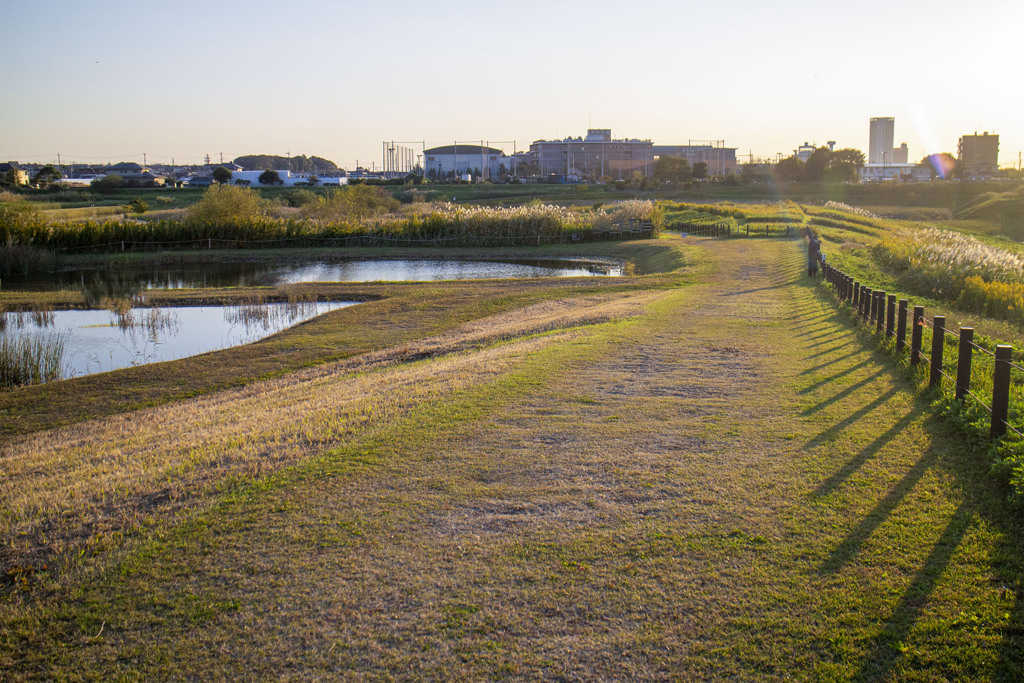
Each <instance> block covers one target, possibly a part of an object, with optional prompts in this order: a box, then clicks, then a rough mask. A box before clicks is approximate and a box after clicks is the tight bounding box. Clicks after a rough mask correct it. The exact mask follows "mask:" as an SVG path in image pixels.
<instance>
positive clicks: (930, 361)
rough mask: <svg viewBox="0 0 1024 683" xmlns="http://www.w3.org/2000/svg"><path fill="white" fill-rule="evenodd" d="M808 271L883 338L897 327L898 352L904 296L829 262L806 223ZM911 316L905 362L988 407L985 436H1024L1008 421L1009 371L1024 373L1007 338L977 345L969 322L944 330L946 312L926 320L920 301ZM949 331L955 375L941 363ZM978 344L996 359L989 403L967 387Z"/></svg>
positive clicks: (903, 322) (962, 396)
mask: <svg viewBox="0 0 1024 683" xmlns="http://www.w3.org/2000/svg"><path fill="white" fill-rule="evenodd" d="M807 244H808V247H807V274H808V275H809V276H811V277H814V276H816V275H817V274H818V271H819V269H820V270H821V274H822V282H824V283H827V284H829V285H831V288H832V292H833V294H835V296H836V298H837V299H838V300H839V302H840V303H841V304H844V305H848V306H850V310H851V311H853V312H854V313H855V314H856V315H857V317H859V318H861V319H863V320H864V321H865V322H867V323H868V325H869V326H870V327H873V328H874V329H875V330H876V332H877V333H878V334H879V335H881V334H884V335H885V337H886V338H888V337H891V336H893V327H894V326H895V328H896V332H895V334H896V346H895V350H896V353H897V354H901V355H902V354H903V352H904V350H905V348H906V327H907V323H908V320H907V315H908V309H909V308H910V305H909V301H908V300H907V299H900V300H899V306H898V308H896V307H895V306H894V302H895V298H896V295H894V294H888V293H887V292H885V291H883V290H875V289H872V288H870V287H868V286H867V285H865V284H864V283H862V282H860V281H859V280H854V279H853V277H851V276H850V275H847V274H846V273H844V272H843V271H841V270H839V269H838V268H834V267H832V266H830V265H829V264H828V261H827V258H826V256H825V254H824V253H822V251H821V240H820V239H819V238H818V236H817V235H816V234H814V231H813V230H811V229H810V228H807ZM910 322H911V331H912V335H911V342H910V365H912V366H914V365H918V364H921V363H924V364H925V365H927V366H928V373H929V381H928V386H929V388H933V389H934V388H938V387H940V386H941V383H942V378H943V377H945V378H946V379H948V380H950V381H951V382H953V384H954V386H955V389H956V398H957V399H959V400H964V399H965V398H966V397H967V396H970V397H971V398H973V399H974V400H975V401H977V403H978V405H980V406H981V407H982V408H984V409H985V410H986V411H988V412H989V413H990V415H991V420H990V423H989V438H991V439H994V438H998V437H1001V436H1003V435H1005V434H1006V430H1007V429H1010V430H1011V431H1013V432H1014V433H1016V434H1018V435H1020V436H1024V433H1022V432H1021V431H1020V430H1018V429H1017V428H1015V427H1014V426H1013V425H1011V424H1010V423H1009V422H1008V419H1007V418H1008V415H1007V413H1008V411H1009V401H1010V383H1011V376H1010V374H1011V373H1010V371H1011V370H1013V369H1015V370H1018V371H1020V372H1022V373H1024V367H1021V366H1019V365H1017V364H1015V363H1013V362H1012V354H1013V347H1012V346H1010V345H1007V344H999V345H997V346H996V350H995V353H993V352H991V351H989V350H988V349H985V348H983V347H981V346H979V345H978V344H977V343H975V342H974V328H971V327H961V328H960V330H959V332H952V331H947V330H946V318H945V316H941V315H934V316H932V319H931V320H929V319H928V318H927V317H926V316H925V315H924V307H923V306H914V307H913V319H912V320H911V321H910ZM924 327H928V328H930V329H931V330H932V347H931V353H930V357H927V358H926V357H925V355H924V353H923V349H922V348H921V346H922V335H921V330H922V328H924ZM947 335H949V336H951V337H954V338H956V339H957V340H958V344H957V346H958V357H957V362H956V368H957V370H956V376H955V377H953V376H952V375H950V374H948V373H946V372H945V371H944V370H943V368H942V365H943V355H944V351H945V347H946V336H947ZM975 349H977V350H979V351H982V352H984V353H985V354H988V355H989V356H991V357H993V358H994V359H995V363H994V367H993V371H992V398H991V405H988V404H986V403H985V401H984V400H982V399H981V398H980V397H979V396H978V395H977V394H975V393H974V392H973V391H971V363H972V360H973V352H974V350H975Z"/></svg>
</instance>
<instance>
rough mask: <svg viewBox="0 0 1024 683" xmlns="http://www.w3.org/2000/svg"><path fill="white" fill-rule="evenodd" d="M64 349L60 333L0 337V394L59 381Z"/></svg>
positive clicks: (65, 341)
mask: <svg viewBox="0 0 1024 683" xmlns="http://www.w3.org/2000/svg"><path fill="white" fill-rule="evenodd" d="M66 347H67V336H66V334H65V333H63V332H57V333H54V334H33V335H17V336H12V335H9V334H0V390H8V389H13V388H15V387H20V386H26V385H29V384H42V383H43V382H50V381H53V380H56V379H60V378H61V375H62V363H61V361H62V359H63V357H64V350H65V348H66Z"/></svg>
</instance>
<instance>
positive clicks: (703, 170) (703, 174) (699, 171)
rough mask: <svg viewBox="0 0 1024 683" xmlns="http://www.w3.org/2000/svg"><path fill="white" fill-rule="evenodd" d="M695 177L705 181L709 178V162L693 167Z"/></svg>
mask: <svg viewBox="0 0 1024 683" xmlns="http://www.w3.org/2000/svg"><path fill="white" fill-rule="evenodd" d="M693 177H694V179H696V180H704V179H705V178H707V177H708V162H706V161H698V162H697V163H695V164H694V165H693Z"/></svg>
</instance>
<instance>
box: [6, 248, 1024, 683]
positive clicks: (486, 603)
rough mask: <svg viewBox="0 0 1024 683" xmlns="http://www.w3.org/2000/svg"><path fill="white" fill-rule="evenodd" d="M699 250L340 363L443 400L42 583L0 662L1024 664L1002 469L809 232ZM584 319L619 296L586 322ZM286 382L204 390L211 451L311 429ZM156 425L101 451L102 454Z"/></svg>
mask: <svg viewBox="0 0 1024 683" xmlns="http://www.w3.org/2000/svg"><path fill="white" fill-rule="evenodd" d="M691 243H693V244H698V245H701V246H703V247H705V248H706V249H707V250H708V258H709V259H710V260H711V261H712V262H713V264H714V269H713V271H712V272H711V273H710V274H709V276H708V278H707V282H706V283H705V284H700V285H694V286H688V287H683V288H669V289H665V290H661V291H656V292H648V293H639V294H636V295H630V294H628V293H622V294H620V295H618V296H609V297H605V298H604V299H602V300H601V301H596V300H595V301H590V302H589V305H582V304H579V305H574V304H573V303H571V302H570V303H568V304H563V305H562V309H561V313H558V312H553V311H551V310H550V309H548V313H550V314H551V316H552V317H551V318H550V321H549V323H548V324H546V325H543V324H542V325H538V326H532V327H531V326H530V324H529V322H528V321H529V320H530V316H531V315H533V316H535V317H536V318H537V319H544V316H545V315H547V314H548V313H543V312H542V311H541V310H539V309H537V308H533V309H527V310H526V311H524V313H523V314H522V315H519V316H516V315H513V316H510V317H508V318H501V319H502V320H506V321H507V324H508V325H509V327H508V329H507V333H504V334H500V335H487V334H485V335H483V336H482V337H481V338H479V339H476V338H475V337H473V335H474V334H477V333H478V332H482V331H483V330H487V329H491V328H492V326H491V324H490V323H493V322H494V321H493V320H492V321H490V322H488V323H486V324H484V323H481V326H480V327H476V328H474V327H472V326H470V327H468V328H463V329H461V330H460V333H464V334H466V335H468V337H467V343H466V344H462V345H456V347H457V351H456V352H455V353H454V354H453V353H440V354H436V355H432V354H429V353H428V354H426V355H424V356H423V360H418V361H415V362H413V363H412V364H411V365H410V364H408V363H399V362H397V361H396V362H395V363H390V364H389V363H387V362H382V364H381V365H379V366H374V367H368V368H367V369H366V371H365V372H363V373H361V374H358V375H351V376H349V377H346V376H344V375H339V374H337V373H336V372H332V370H331V369H329V368H328V367H327V366H324V367H321V368H318V370H319V371H322V372H323V376H322V377H319V378H318V379H317V381H319V382H321V383H326V384H329V385H331V386H334V387H335V388H334V389H333V390H332V391H333V392H334V393H333V394H330V396H332V397H336V396H340V395H341V394H343V393H344V392H345V391H347V390H348V389H354V387H345V386H344V385H345V384H346V383H347V382H349V381H364V382H370V381H377V382H383V383H384V384H383V385H382V387H381V388H382V389H385V390H387V389H388V388H389V385H386V381H387V380H388V378H389V377H391V378H392V379H393V380H394V381H397V380H398V376H399V375H400V374H401V373H409V375H410V377H411V378H414V380H415V384H416V385H417V386H419V391H420V392H421V397H422V400H414V399H413V398H411V397H410V398H408V404H407V405H406V406H405V407H404V408H403V409H402V410H395V411H392V412H390V413H387V414H379V415H377V416H375V418H374V419H373V420H371V421H369V422H368V424H367V425H366V426H365V427H364V428H362V429H360V430H355V431H352V432H349V433H344V435H343V436H340V437H339V438H337V439H336V440H334V441H329V440H316V439H311V440H308V441H306V442H303V441H302V440H301V438H299V439H298V440H297V441H295V442H294V443H293V445H292V448H294V452H293V453H292V455H291V456H289V457H288V459H287V461H286V462H281V463H279V464H277V465H273V466H269V467H268V471H265V472H260V471H252V472H246V473H245V475H244V476H242V477H240V478H239V479H237V480H236V481H234V482H233V483H232V485H231V486H230V487H228V488H226V489H224V490H221V491H219V492H216V493H213V494H208V496H209V502H208V504H207V505H206V506H205V507H201V508H196V509H192V510H191V511H189V512H188V513H186V514H182V515H181V516H180V517H179V518H178V519H177V520H165V519H157V520H155V522H154V524H153V525H152V526H150V527H148V528H144V529H138V530H137V531H136V532H135V533H134V534H133V535H132V536H131V537H129V538H127V539H124V540H122V541H120V542H119V543H117V544H113V545H112V546H111V547H110V548H109V549H100V551H99V552H98V553H97V554H96V555H95V556H94V557H85V558H84V559H81V560H78V561H75V562H72V563H71V564H69V565H68V566H67V567H66V568H65V569H64V570H63V571H62V572H41V573H37V574H36V575H35V576H34V577H33V578H34V581H35V583H34V584H32V585H29V586H28V587H27V588H25V589H24V590H21V591H19V592H17V593H13V594H9V595H8V596H7V597H6V598H5V600H4V602H3V603H2V604H0V620H2V623H3V625H4V628H3V629H2V635H0V666H3V667H4V669H3V670H4V671H5V672H7V677H9V678H12V679H20V678H25V679H29V678H71V679H74V678H119V677H120V678H125V679H132V678H137V679H168V678H204V679H224V678H229V677H241V678H247V679H248V678H286V679H310V678H318V677H319V678H353V679H354V678H383V679H396V678H397V679H408V678H414V679H415V678H430V679H438V678H443V679H470V680H476V679H488V678H491V679H494V678H497V679H501V678H535V679H562V680H566V679H576V678H601V679H608V678H613V679H627V678H630V679H652V678H654V679H664V678H680V679H702V680H703V679H709V678H712V679H714V678H738V679H743V680H750V679H759V680H760V679H788V678H796V679H802V680H851V679H854V680H860V679H893V680H958V679H959V680H963V679H971V680H975V679H979V680H985V679H989V680H1019V679H1020V678H1021V677H1022V675H1024V663H1022V658H1024V654H1022V653H1024V647H1022V645H1024V643H1022V639H1024V602H1022V600H1021V598H1020V583H1021V561H1022V559H1021V558H1022V553H1021V550H1022V549H1024V547H1022V538H1024V536H1022V531H1021V528H1020V522H1019V521H1018V516H1015V515H1014V513H1013V512H1012V511H1009V510H1007V509H1006V508H1005V506H1004V505H1003V504H1002V503H1001V492H998V491H991V490H989V489H988V486H990V484H989V483H988V482H989V480H988V479H987V478H986V477H985V470H986V463H984V462H983V461H981V460H980V459H978V458H977V457H976V456H975V455H973V454H972V453H971V452H970V449H969V448H968V446H967V444H965V443H963V442H962V441H960V440H959V439H958V437H956V436H954V435H952V434H950V433H948V432H947V431H946V430H945V429H944V428H943V426H942V425H941V424H938V423H936V421H935V420H933V419H932V418H930V417H929V415H930V413H929V410H928V407H927V404H926V403H925V402H924V401H923V400H921V399H919V398H916V397H915V396H914V395H913V394H912V393H911V390H912V387H911V385H910V384H909V383H908V382H905V381H904V380H903V379H902V378H901V377H900V376H899V373H898V371H896V370H895V369H893V368H891V367H890V366H889V365H888V364H887V362H886V359H885V356H884V355H883V354H881V353H877V352H873V351H872V350H871V349H872V347H871V345H870V344H869V343H867V342H866V340H865V339H862V338H861V337H860V336H858V333H857V332H856V331H855V330H853V329H851V328H849V327H847V326H846V325H845V324H844V323H843V318H842V317H841V316H840V315H838V314H837V313H836V311H835V309H834V308H833V307H832V305H831V303H830V302H829V301H828V299H827V298H826V297H825V296H823V295H819V294H818V290H817V289H816V288H815V287H814V286H812V285H811V284H810V283H809V282H807V281H806V280H805V278H803V277H802V275H801V270H802V266H803V257H802V254H801V253H800V251H799V249H798V248H797V246H796V244H795V243H793V242H781V241H771V240H764V241H759V240H751V241H732V242H724V241H710V240H696V241H692V242H691ZM551 305H555V304H551ZM566 306H568V308H569V309H570V310H572V311H573V316H578V315H584V314H585V312H586V311H587V310H588V309H593V310H595V312H596V308H594V307H602V306H605V307H611V308H605V309H602V311H601V312H600V313H599V314H597V315H594V316H592V317H590V318H589V319H587V320H584V321H582V322H585V323H587V324H582V325H581V324H577V323H578V322H580V321H579V320H578V318H577V317H573V316H569V317H564V316H565V315H566V311H565V307H566ZM556 308H557V306H556ZM559 316H563V317H561V318H560V317H559ZM517 325H518V326H520V327H519V328H517V327H516V326H517ZM474 339H475V340H476V341H474ZM436 343H441V342H440V340H438V341H437V342H436ZM381 353H382V354H385V355H386V353H387V352H386V350H382V351H381ZM415 357H416V356H415V355H413V356H407V357H405V358H404V360H411V359H412V358H415ZM289 381H290V380H289V378H287V377H283V378H282V379H281V380H274V381H273V382H270V383H268V385H267V388H268V389H270V395H269V396H268V400H269V405H258V404H256V403H252V404H247V403H246V402H245V399H244V398H243V397H242V396H239V397H233V396H230V395H224V396H221V397H220V398H219V399H218V397H217V395H216V394H214V395H212V396H210V397H209V398H204V399H203V400H208V401H216V400H222V401H223V410H222V413H221V414H222V417H220V418H218V417H217V416H216V415H215V414H212V413H211V415H210V418H209V421H210V423H211V424H207V425H204V426H203V429H205V430H207V431H206V432H203V433H202V434H203V438H201V439H198V441H200V442H202V443H210V444H212V445H211V447H210V451H211V452H212V453H220V452H223V451H224V449H223V448H222V447H221V445H219V444H222V442H220V441H218V438H219V437H221V436H224V437H230V438H235V439H237V440H239V441H240V442H242V443H240V444H238V448H241V449H244V448H247V447H248V446H247V444H248V443H249V442H250V441H252V442H260V439H259V438H258V437H259V435H260V434H262V433H266V432H267V431H268V430H270V426H269V425H266V426H263V427H259V428H257V427H253V426H247V425H245V424H244V423H243V424H241V425H239V424H236V420H235V419H231V418H230V415H231V410H232V409H233V408H237V413H236V417H237V420H242V421H244V420H246V419H251V420H255V419H256V416H258V415H260V414H262V413H263V412H264V411H270V412H269V414H271V415H273V416H274V418H275V419H274V420H273V422H274V423H275V424H274V427H273V430H276V433H277V434H280V435H281V436H287V435H291V436H294V437H301V436H302V435H303V434H307V433H308V432H307V430H308V429H309V421H308V420H307V419H305V416H306V415H309V414H310V412H309V411H310V410H311V408H306V409H300V410H296V409H295V408H293V407H292V406H293V405H295V404H292V403H288V402H287V401H283V400H282V401H281V404H282V405H281V409H280V411H279V412H274V411H275V410H276V405H277V403H278V401H277V399H278V398H283V397H285V396H287V395H289V394H288V392H289V391H291V387H292V386H298V384H295V385H291V384H289ZM313 386H314V385H313V384H310V385H309V389H311V390H312V389H313ZM316 386H319V385H316ZM399 386H400V385H399V384H394V385H390V393H389V394H388V397H387V399H386V400H385V401H386V402H387V401H391V400H396V399H399V398H400V397H406V396H407V394H406V393H405V391H404V390H403V389H401V388H395V387H399ZM316 391H322V390H321V389H319V388H318V389H316ZM338 392H341V393H338ZM253 393H254V394H257V395H258V394H259V393H260V392H253ZM310 393H311V392H309V391H306V390H302V391H297V392H296V393H295V394H294V397H295V398H294V400H299V401H301V400H302V399H303V398H304V397H306V396H307V395H308V394H310ZM355 393H359V392H355ZM310 397H312V396H310ZM256 399H257V396H253V397H252V400H256ZM361 400H367V401H372V400H374V398H373V397H372V396H368V397H365V398H364V399H361ZM190 406H191V404H190V403H187V402H186V403H183V404H180V405H176V404H171V405H169V406H166V407H165V408H161V409H160V410H167V411H169V412H168V414H167V416H166V417H167V419H162V420H161V421H160V424H159V425H155V426H153V427H151V428H150V429H152V430H155V432H159V431H160V430H167V433H168V434H170V435H173V434H175V433H176V432H175V431H174V430H176V429H177V430H179V431H178V432H177V433H178V434H179V436H181V437H186V436H187V435H188V430H187V429H186V428H185V427H184V426H176V425H175V422H174V420H173V419H171V418H173V417H175V416H176V417H178V418H179V420H180V424H181V425H186V424H187V423H188V421H189V415H188V411H189V410H191V409H192V408H191V407H190ZM176 411H178V412H176ZM206 412H207V411H203V413H204V414H205V413H206ZM214 412H216V411H214ZM328 412H329V411H328ZM313 413H316V411H313ZM139 415H140V416H141V414H139ZM131 419H132V417H131V416H129V417H125V418H118V417H113V418H108V419H107V420H106V421H104V422H102V425H103V426H105V427H106V428H109V429H111V430H112V431H111V432H109V433H103V432H101V431H94V430H93V429H86V430H85V432H86V433H85V434H83V439H84V440H88V439H95V442H94V444H93V446H92V447H95V448H98V449H100V450H101V451H102V450H103V444H111V445H115V444H118V443H119V442H118V441H117V439H118V438H126V435H125V433H124V430H121V431H120V432H119V431H118V429H117V424H118V420H127V421H129V424H130V420H131ZM339 427H340V423H339ZM198 428H199V426H197V429H198ZM83 429H84V426H83ZM250 434H252V435H254V436H255V437H257V438H254V439H249V438H248V435H250ZM119 435H120V436H119ZM48 436H50V437H55V436H56V433H51V434H43V435H40V436H38V437H34V438H40V439H45V438H47V437H48ZM197 436H198V435H197ZM26 438H28V437H26ZM146 441H147V442H149V443H150V446H149V448H151V449H153V448H155V449H156V450H157V451H159V452H161V453H163V454H170V453H172V452H173V451H174V449H176V448H178V447H179V445H180V444H178V443H176V442H173V443H167V444H164V445H162V446H161V445H158V444H159V443H160V441H161V439H153V438H147V439H146ZM172 441H174V440H172ZM154 443H155V444H157V445H153V444H154ZM274 443H281V442H274ZM54 446H55V448H56V450H55V452H65V451H64V448H65V446H63V445H61V444H60V443H54ZM121 448H123V446H117V447H116V448H113V449H112V450H113V452H119V451H120V449H121ZM40 450H41V449H40V448H39V447H38V446H36V447H33V448H30V449H28V451H31V452H32V453H37V452H39V451H40ZM28 451H26V453H27V452H28ZM252 452H253V454H254V456H250V457H249V459H250V460H252V459H253V458H254V457H256V456H258V454H259V453H262V452H266V453H267V454H268V455H269V454H271V453H275V452H277V448H276V446H272V447H269V448H267V447H262V448H261V447H258V446H257V447H255V448H253V450H252ZM26 457H27V456H26ZM150 457H154V456H153V455H151V456H150ZM87 459H88V458H87ZM91 460H92V461H93V462H95V458H92V459H91ZM207 467H208V465H204V466H203V468H204V469H205V468H207ZM35 473H36V474H37V476H39V475H41V476H53V475H52V474H50V475H47V474H46V472H45V468H39V467H37V469H36V472H35Z"/></svg>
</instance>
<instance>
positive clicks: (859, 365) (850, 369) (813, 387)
mask: <svg viewBox="0 0 1024 683" xmlns="http://www.w3.org/2000/svg"><path fill="white" fill-rule="evenodd" d="M872 362H873V361H871V360H870V359H868V360H862V361H861V362H859V363H856V364H855V365H851V366H849V367H847V368H846V369H845V370H840V371H839V372H837V373H835V374H834V375H829V376H828V377H825V378H823V379H820V380H818V381H817V382H815V383H814V384H811V385H810V386H806V387H804V388H803V389H801V390H800V393H801V394H809V393H811V392H812V391H817V390H818V389H820V388H821V387H822V386H824V385H826V384H828V383H830V382H835V381H836V380H837V379H839V378H840V377H845V376H846V375H849V374H850V373H851V372H857V371H858V370H860V369H861V368H863V367H864V366H866V365H870V364H871V363H872Z"/></svg>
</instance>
